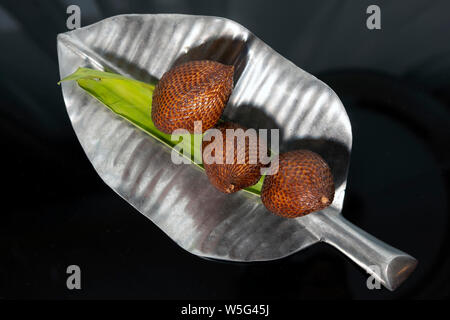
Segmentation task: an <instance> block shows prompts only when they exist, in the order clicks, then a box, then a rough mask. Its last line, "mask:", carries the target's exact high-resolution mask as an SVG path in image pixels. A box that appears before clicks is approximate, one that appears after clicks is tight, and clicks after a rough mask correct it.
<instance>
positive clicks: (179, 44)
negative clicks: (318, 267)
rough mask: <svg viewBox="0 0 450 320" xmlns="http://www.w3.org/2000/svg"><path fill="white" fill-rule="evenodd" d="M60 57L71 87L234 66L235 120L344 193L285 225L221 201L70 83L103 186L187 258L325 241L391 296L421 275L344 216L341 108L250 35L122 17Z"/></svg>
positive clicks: (243, 203) (249, 200)
mask: <svg viewBox="0 0 450 320" xmlns="http://www.w3.org/2000/svg"><path fill="white" fill-rule="evenodd" d="M58 57H59V65H60V73H61V77H65V76H67V75H69V74H70V73H72V72H74V71H75V70H76V69H77V68H78V67H93V68H97V69H101V70H104V69H107V70H109V71H113V72H117V73H121V74H123V75H126V76H129V77H133V78H135V79H138V80H142V81H147V82H151V81H156V80H157V79H158V78H160V77H161V76H162V74H163V73H164V72H165V71H167V70H168V69H169V68H170V67H171V66H173V65H174V64H178V63H180V62H183V61H187V60H194V59H212V60H217V61H220V62H223V63H228V64H234V66H235V70H236V74H235V78H236V79H235V88H234V91H233V93H232V96H231V97H230V100H229V103H228V106H227V107H226V109H225V114H224V115H225V117H227V118H229V119H233V120H235V121H237V122H240V123H241V124H244V125H246V126H250V127H256V128H269V129H270V128H279V129H280V130H281V136H282V141H281V148H282V149H284V150H287V149H297V148H309V149H312V150H314V151H317V152H319V153H320V154H321V155H322V156H323V157H324V158H325V159H326V160H327V161H328V162H329V164H330V166H331V168H332V170H333V174H334V176H335V183H336V187H337V188H336V195H335V199H334V202H333V204H332V206H330V207H329V208H327V209H326V210H323V211H322V212H317V213H313V214H310V215H308V216H306V217H302V218H297V219H284V218H281V217H278V216H275V215H273V214H271V213H270V212H268V211H267V209H265V207H264V206H263V204H262V203H261V200H260V198H259V197H257V196H254V195H252V194H249V193H246V192H238V193H235V194H232V195H226V194H222V193H221V192H219V191H217V190H216V189H214V187H212V186H211V185H210V184H209V182H208V179H207V177H206V175H205V174H204V173H203V172H202V171H200V170H199V169H198V168H197V167H195V166H194V165H175V164H173V163H172V161H171V156H170V150H169V149H168V148H167V147H166V146H164V145H162V144H160V143H159V142H158V141H156V140H154V139H153V138H152V137H150V136H148V135H146V134H145V133H143V132H141V131H140V130H138V129H137V128H135V127H134V126H133V125H131V124H130V123H128V122H127V121H125V120H123V119H121V118H120V117H118V116H117V115H115V114H114V113H112V112H111V111H109V110H108V109H107V108H106V107H104V106H103V105H102V104H101V103H100V102H98V101H96V100H95V99H93V98H92V97H90V96H88V95H87V94H86V93H85V92H84V91H83V90H82V89H81V88H79V87H78V86H77V84H76V83H75V82H65V83H62V90H63V95H64V100H65V103H66V107H67V112H68V115H69V117H70V120H71V122H72V125H73V128H74V130H75V132H76V134H77V136H78V139H79V141H80V143H81V145H82V147H83V149H84V151H85V152H86V155H87V157H88V158H89V160H90V161H91V163H92V165H93V166H94V168H95V170H96V171H97V172H98V174H99V175H100V177H101V178H102V179H103V180H104V181H105V183H106V184H107V185H108V186H110V187H111V188H112V189H113V190H114V191H116V192H117V193H118V194H119V195H120V196H121V197H123V198H124V199H125V200H126V201H128V202H129V203H130V204H131V205H132V206H133V207H135V208H136V209H137V210H138V211H139V212H141V213H142V214H143V215H145V216H146V217H147V218H149V219H150V220H151V221H152V222H153V223H155V224H156V225H158V226H159V228H161V230H162V231H164V232H165V233H166V234H167V235H169V236H170V237H171V238H172V239H173V240H174V241H175V242H176V243H177V244H179V245H180V246H181V247H183V248H184V249H186V250H188V251H189V252H191V253H193V254H196V255H199V256H202V257H207V258H216V259H222V260H232V261H263V260H273V259H279V258H282V257H285V256H288V255H291V254H293V253H295V252H297V251H299V250H301V249H303V248H306V247H308V246H310V245H312V244H314V243H316V242H318V241H325V242H327V243H329V244H331V245H333V246H335V247H336V248H338V249H339V250H341V251H342V252H343V253H344V254H346V255H347V256H349V257H350V258H351V259H352V260H354V261H355V262H356V263H357V264H358V265H360V266H361V267H362V268H364V269H365V270H366V271H368V272H369V273H371V274H373V275H374V276H375V277H376V278H377V279H379V280H380V281H381V283H383V284H384V285H385V286H386V287H387V288H389V289H390V290H393V289H395V288H396V287H397V286H398V285H399V284H400V283H401V282H402V281H403V280H404V279H406V278H407V277H408V275H409V274H410V273H411V272H412V270H413V269H414V267H415V266H416V260H415V259H414V258H412V257H411V256H409V255H407V254H406V253H403V252H401V251H399V250H397V249H394V248H392V247H390V246H388V245H387V244H385V243H383V242H381V241H380V240H377V239H375V238H374V237H372V236H370V235H368V234H367V233H365V232H364V231H362V230H360V229H359V228H357V227H356V226H354V225H353V224H351V223H350V222H348V221H346V220H345V219H344V218H343V217H342V215H341V213H340V212H341V210H342V203H343V200H344V194H345V187H346V179H347V169H348V165H349V159H350V151H351V144H352V132H351V126H350V121H349V119H348V116H347V113H346V112H345V109H344V107H343V105H342V103H341V101H340V100H339V98H338V97H337V96H336V94H335V93H334V92H333V91H332V90H331V89H330V88H329V87H328V86H327V85H325V84H324V83H322V82H321V81H320V80H318V79H316V78H315V77H314V76H312V75H310V74H309V73H307V72H305V71H303V70H301V69H300V68H298V67H296V66H295V65H294V64H293V63H291V62H290V61H288V60H287V59H285V58H283V57H282V56H281V55H279V54H278V53H277V52H275V51H274V50H273V49H271V48H270V47H269V46H267V45H266V44H265V43H264V42H262V41H261V40H260V39H258V38H257V37H256V36H254V35H253V34H252V33H251V32H250V31H248V30H247V29H245V28H244V27H242V26H241V25H239V24H237V23H235V22H233V21H230V20H227V19H223V18H216V17H204V16H187V15H175V14H161V15H122V16H115V17H112V18H109V19H106V20H103V21H101V22H99V23H96V24H93V25H90V26H87V27H84V28H81V29H78V30H75V31H71V32H67V33H64V34H60V35H59V36H58ZM149 116H150V114H149ZM371 266H377V267H378V268H379V270H380V271H381V272H380V273H379V274H377V272H374V271H373V270H375V271H376V270H377V269H376V268H373V267H371Z"/></svg>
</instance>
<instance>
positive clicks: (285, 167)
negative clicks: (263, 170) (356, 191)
mask: <svg viewBox="0 0 450 320" xmlns="http://www.w3.org/2000/svg"><path fill="white" fill-rule="evenodd" d="M278 166H279V167H278V172H277V173H276V174H274V175H268V176H266V177H265V178H264V183H263V187H262V190H261V200H262V202H263V203H264V205H265V206H266V208H267V209H269V210H270V211H272V212H273V213H275V214H277V215H279V216H282V217H286V218H296V217H300V216H304V215H307V214H308V213H311V212H313V211H318V210H322V209H324V208H326V207H328V206H329V205H330V204H331V203H332V202H333V199H334V182H333V175H332V173H331V170H330V167H329V166H328V164H327V163H326V162H325V160H323V159H322V157H321V156H319V155H318V154H317V153H314V152H312V151H309V150H296V151H290V152H286V153H282V154H280V155H279V163H278Z"/></svg>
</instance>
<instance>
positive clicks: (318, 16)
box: [0, 0, 450, 299]
mask: <svg viewBox="0 0 450 320" xmlns="http://www.w3.org/2000/svg"><path fill="white" fill-rule="evenodd" d="M68 3H69V2H67V1H53V2H46V1H29V3H28V4H27V5H18V4H17V1H1V2H0V39H1V41H2V43H7V44H8V46H7V49H5V47H4V46H2V50H1V51H0V68H1V72H0V135H1V137H2V140H1V141H2V154H1V159H2V160H1V161H2V169H3V170H2V175H3V179H2V182H3V183H2V187H3V190H2V200H3V204H2V210H1V218H0V298H152V299H175V298H177V299H183V298H184V299H187V298H194V299H197V298H198V299H211V298H212V299H214V298H218V299H219V298H249V299H251V298H255V299H257V298H273V299H284V298H291V299H298V298H299V299H301V298H340V299H342V298H344V299H345V298H365V299H396V298H444V297H447V296H448V295H449V284H450V281H449V270H450V268H449V267H450V260H449V257H448V252H449V234H448V205H449V204H448V199H449V190H450V186H449V163H450V161H449V158H450V153H449V148H448V146H449V145H450V141H449V140H450V132H449V128H450V119H449V116H448V115H449V112H450V110H449V109H450V98H449V95H448V92H449V90H448V89H449V83H450V81H449V76H450V73H449V70H450V56H449V54H450V43H449V42H448V39H447V34H448V32H446V31H447V30H449V27H450V21H449V20H448V18H447V16H448V14H447V12H448V11H449V9H450V6H449V4H448V2H444V1H433V2H432V3H431V2H427V1H408V5H406V1H398V2H395V4H393V3H392V2H378V4H379V5H380V6H381V8H382V30H380V31H368V30H367V29H366V27H365V19H366V14H365V8H366V7H367V6H368V5H369V4H371V3H369V2H364V1H362V2H358V4H355V2H346V1H344V2H343V1H326V2H324V3H326V4H322V2H321V4H319V3H316V2H315V1H295V2H294V1H292V2H289V1H276V2H272V3H270V2H264V4H262V3H261V2H258V4H256V1H245V2H244V1H229V2H225V1H220V2H214V3H211V2H210V1H183V2H182V1H171V2H168V3H166V2H156V1H130V2H124V1H105V0H98V1H95V2H91V1H73V2H70V3H79V5H80V7H81V10H82V25H87V24H89V23H92V22H94V21H97V20H100V19H102V18H103V17H106V16H110V15H114V14H119V13H131V12H135V13H144V12H146V13H156V12H178V13H190V14H207V15H219V16H224V17H227V18H231V19H233V20H235V21H237V22H239V23H241V24H243V25H244V26H246V27H247V28H249V29H250V30H251V31H252V32H254V33H255V34H256V35H258V36H259V37H260V38H261V39H262V40H264V41H265V42H267V43H268V44H269V45H270V46H272V47H273V48H274V49H275V50H277V51H279V52H280V53H281V54H283V55H284V56H286V57H287V58H289V59H291V60H292V61H293V62H294V63H295V64H297V65H298V66H300V67H302V68H304V69H305V70H307V71H309V72H311V73H313V74H315V75H317V76H318V77H319V78H320V79H322V80H323V81H325V82H326V83H327V84H329V85H330V87H332V88H333V89H334V90H335V91H336V93H337V94H338V95H339V96H340V97H341V99H342V101H343V103H344V105H345V107H346V109H347V112H348V114H349V117H350V120H351V122H352V126H353V136H354V144H353V153H352V155H351V164H350V172H349V179H348V188H347V194H346V199H345V203H344V210H343V214H344V216H346V217H347V218H348V219H349V220H351V221H352V222H354V223H356V224H357V225H359V226H360V227H362V228H363V229H365V230H366V231H368V232H370V233H372V234H373V235H375V236H377V237H379V238H380V239H382V240H384V241H386V242H387V243H389V244H391V245H393V246H395V247H398V248H400V249H401V250H404V251H405V252H407V253H410V254H411V255H413V256H414V257H416V258H418V260H419V266H418V269H417V270H416V271H415V272H414V274H413V275H412V276H411V278H410V279H409V280H407V282H406V283H405V284H404V285H403V286H402V287H400V288H399V289H398V290H397V291H396V292H389V291H387V290H385V289H382V290H377V291H369V290H367V288H366V285H365V283H366V278H367V275H366V274H365V273H364V272H363V271H361V270H360V269H359V268H358V267H357V266H356V265H354V264H353V263H352V262H351V261H349V260H348V259H347V258H345V257H344V256H343V255H341V254H340V253H338V252H337V251H336V250H334V249H333V248H331V247H328V246H326V245H324V244H318V245H315V246H313V247H310V248H309V249H307V250H305V251H302V252H300V253H298V254H295V255H293V256H290V257H288V258H285V259H282V260H279V261H275V262H267V263H258V264H230V263H222V262H214V261H209V260H205V259H201V258H198V257H195V256H193V255H191V254H189V253H187V252H185V251H183V250H182V249H181V248H179V247H178V246H177V245H176V244H174V243H173V242H172V241H171V240H170V239H169V238H168V237H167V236H165V235H164V234H163V233H162V232H161V231H160V230H159V229H158V228H157V227H156V226H154V225H153V224H152V223H151V222H149V221H148V220H147V219H146V218H145V217H143V216H142V215H140V214H139V213H137V212H136V211H135V210H134V209H133V208H131V207H130V206H129V205H128V204H127V203H125V202H124V201H123V200H122V199H120V198H119V197H118V196H117V195H116V194H115V193H114V192H113V191H112V190H110V189H109V188H108V187H107V186H105V185H104V184H103V183H102V181H101V180H100V178H99V177H98V176H97V174H96V173H95V172H94V169H93V168H92V167H91V165H90V163H89V162H88V160H87V159H86V157H85V155H84V153H83V151H82V149H81V147H80V146H79V144H78V141H77V140H76V137H75V135H74V133H73V132H72V128H71V126H70V122H69V120H68V117H67V115H66V113H65V108H64V105H63V101H62V95H61V91H60V88H59V87H58V86H57V85H56V82H57V81H58V80H59V79H58V66H57V58H56V46H55V44H56V34H57V33H59V32H63V31H65V19H66V14H65V8H66V6H67V4H68ZM335 70H339V71H335ZM70 264H77V265H79V266H80V267H81V270H82V290H81V291H76V292H73V291H69V290H67V289H66V285H65V283H66V277H67V275H66V273H65V271H66V267H67V266H68V265H70Z"/></svg>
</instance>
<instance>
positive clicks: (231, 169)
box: [202, 122, 261, 193]
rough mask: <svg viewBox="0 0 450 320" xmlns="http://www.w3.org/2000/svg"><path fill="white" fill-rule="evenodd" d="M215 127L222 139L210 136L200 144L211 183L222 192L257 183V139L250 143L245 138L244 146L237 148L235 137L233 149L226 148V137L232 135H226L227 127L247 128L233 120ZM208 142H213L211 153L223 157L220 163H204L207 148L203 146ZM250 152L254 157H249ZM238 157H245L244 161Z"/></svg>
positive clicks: (258, 162)
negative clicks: (230, 161)
mask: <svg viewBox="0 0 450 320" xmlns="http://www.w3.org/2000/svg"><path fill="white" fill-rule="evenodd" d="M216 129H218V130H219V131H220V133H221V136H222V141H220V140H218V141H215V138H214V137H212V138H211V140H212V141H203V144H202V150H203V152H202V154H203V165H204V167H205V172H206V175H207V176H208V179H209V181H210V182H211V184H212V185H214V186H215V187H216V188H217V189H219V190H220V191H222V192H225V193H233V192H236V191H238V190H241V189H243V188H246V187H249V186H252V185H254V184H255V183H257V182H258V181H259V179H260V178H261V172H260V168H261V163H260V161H259V155H258V143H259V141H258V140H257V144H256V145H254V144H251V143H250V140H249V139H248V138H246V139H245V148H239V144H238V141H237V138H235V139H234V140H235V141H234V143H233V145H234V148H233V150H228V149H230V148H226V141H227V137H228V138H229V139H230V141H231V139H232V136H231V135H227V129H233V130H237V129H242V130H244V131H245V130H247V129H246V128H245V127H242V126H240V125H238V124H236V123H233V122H224V123H221V124H219V125H218V126H216ZM210 144H215V145H211V146H210V148H211V149H210V150H213V151H212V152H211V155H212V156H214V157H215V158H216V159H223V161H222V164H218V163H211V164H208V163H206V161H205V155H206V154H207V153H208V150H206V151H207V152H205V148H206V147H207V146H208V145H210ZM220 144H222V148H220V147H219V148H218V146H219V145H220ZM213 147H214V148H213ZM212 148H213V149H212ZM230 152H232V154H230ZM251 154H253V155H254V158H255V159H251V158H250V155H251ZM227 155H229V157H230V158H232V159H233V161H232V163H227V161H226V160H227ZM244 157H245V158H244ZM239 159H245V161H244V162H243V163H238V162H239ZM254 160H256V161H254ZM252 162H256V163H252Z"/></svg>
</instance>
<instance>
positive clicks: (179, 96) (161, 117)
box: [151, 60, 234, 134]
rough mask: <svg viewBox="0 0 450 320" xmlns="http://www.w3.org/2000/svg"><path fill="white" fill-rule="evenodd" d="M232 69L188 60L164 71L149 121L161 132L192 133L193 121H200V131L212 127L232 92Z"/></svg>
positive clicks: (154, 97) (205, 61) (155, 94)
mask: <svg viewBox="0 0 450 320" xmlns="http://www.w3.org/2000/svg"><path fill="white" fill-rule="evenodd" d="M233 73H234V67H233V66H227V65H224V64H221V63H218V62H215V61H209V60H201V61H190V62H186V63H183V64H181V65H179V66H176V67H174V68H172V69H170V70H169V71H168V72H166V73H165V74H164V75H163V76H162V78H161V80H160V81H159V82H158V84H157V85H156V87H155V91H154V92H153V102H152V112H151V113H152V120H153V123H154V124H155V126H156V128H158V129H159V130H160V131H162V132H164V133H167V134H171V133H172V132H173V131H174V130H176V129H186V130H188V131H189V132H191V133H193V132H194V121H202V132H205V131H206V130H208V129H210V128H212V127H214V126H215V125H216V123H217V121H218V120H219V118H220V116H221V115H222V112H223V109H224V108H225V106H226V104H227V102H228V98H229V96H230V94H231V91H232V89H233Z"/></svg>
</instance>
